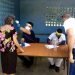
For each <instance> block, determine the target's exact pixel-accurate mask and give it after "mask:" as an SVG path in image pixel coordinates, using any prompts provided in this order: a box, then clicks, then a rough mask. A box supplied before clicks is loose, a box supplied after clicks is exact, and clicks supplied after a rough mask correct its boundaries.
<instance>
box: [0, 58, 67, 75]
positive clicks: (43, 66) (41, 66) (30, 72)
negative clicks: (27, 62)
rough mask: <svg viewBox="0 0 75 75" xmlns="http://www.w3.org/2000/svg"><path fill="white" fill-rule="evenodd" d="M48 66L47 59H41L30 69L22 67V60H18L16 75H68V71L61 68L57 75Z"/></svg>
mask: <svg viewBox="0 0 75 75" xmlns="http://www.w3.org/2000/svg"><path fill="white" fill-rule="evenodd" d="M48 65H49V63H48V60H47V58H41V59H37V62H35V63H34V65H33V66H32V67H31V68H29V69H28V68H26V67H24V66H23V65H22V63H21V60H20V59H19V58H18V62H17V73H16V75H67V73H66V69H65V70H63V67H61V69H60V72H59V73H56V72H55V70H49V68H48ZM0 72H1V67H0ZM0 75H2V74H0Z"/></svg>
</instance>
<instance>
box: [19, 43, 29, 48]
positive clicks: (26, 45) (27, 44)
mask: <svg viewBox="0 0 75 75" xmlns="http://www.w3.org/2000/svg"><path fill="white" fill-rule="evenodd" d="M20 45H21V44H20ZM21 46H22V45H21ZM28 46H30V44H29V43H26V42H25V43H24V46H23V47H28Z"/></svg>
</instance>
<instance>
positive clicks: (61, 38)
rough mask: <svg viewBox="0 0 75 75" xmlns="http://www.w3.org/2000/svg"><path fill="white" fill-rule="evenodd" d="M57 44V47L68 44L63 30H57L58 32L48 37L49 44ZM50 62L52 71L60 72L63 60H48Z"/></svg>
mask: <svg viewBox="0 0 75 75" xmlns="http://www.w3.org/2000/svg"><path fill="white" fill-rule="evenodd" d="M55 42H56V45H63V44H65V42H66V38H65V34H63V33H62V30H61V29H57V31H56V32H53V33H52V34H51V35H50V36H49V37H48V43H50V44H54V43H55ZM48 60H49V62H50V66H49V68H50V69H55V71H56V72H59V70H60V66H61V63H62V61H63V59H62V58H48Z"/></svg>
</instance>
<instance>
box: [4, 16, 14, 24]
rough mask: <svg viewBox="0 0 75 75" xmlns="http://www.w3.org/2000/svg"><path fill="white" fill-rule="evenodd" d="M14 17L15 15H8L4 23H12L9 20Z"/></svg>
mask: <svg viewBox="0 0 75 75" xmlns="http://www.w3.org/2000/svg"><path fill="white" fill-rule="evenodd" d="M14 19H15V16H8V17H6V18H5V24H12V23H11V21H12V20H14Z"/></svg>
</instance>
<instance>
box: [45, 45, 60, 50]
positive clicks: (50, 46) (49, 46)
mask: <svg viewBox="0 0 75 75" xmlns="http://www.w3.org/2000/svg"><path fill="white" fill-rule="evenodd" d="M45 47H46V48H48V49H51V48H56V47H59V46H54V45H45Z"/></svg>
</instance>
